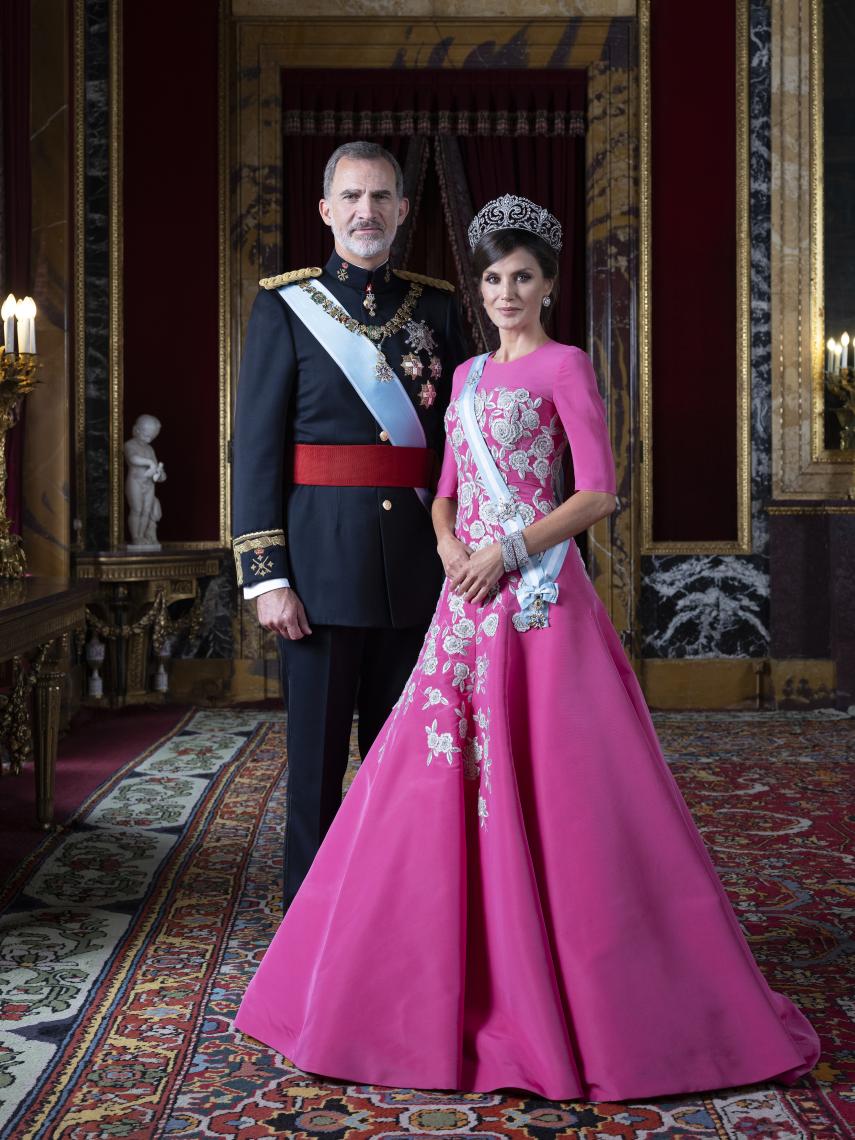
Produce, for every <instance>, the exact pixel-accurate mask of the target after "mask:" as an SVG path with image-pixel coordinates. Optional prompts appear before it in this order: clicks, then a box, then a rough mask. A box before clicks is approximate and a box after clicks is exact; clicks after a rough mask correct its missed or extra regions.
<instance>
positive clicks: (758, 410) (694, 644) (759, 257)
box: [639, 0, 772, 657]
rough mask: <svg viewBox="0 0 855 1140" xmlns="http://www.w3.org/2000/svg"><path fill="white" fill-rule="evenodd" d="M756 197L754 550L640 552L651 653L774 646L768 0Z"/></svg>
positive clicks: (754, 40)
mask: <svg viewBox="0 0 855 1140" xmlns="http://www.w3.org/2000/svg"><path fill="white" fill-rule="evenodd" d="M749 28H750V33H749V35H750V38H749V83H750V88H749V147H750V169H749V198H750V206H751V220H750V241H751V520H752V541H753V548H754V553H753V554H751V555H746V556H742V555H734V556H730V555H729V556H704V555H692V556H688V557H685V556H676V555H675V556H668V557H662V556H654V557H645V558H642V560H641V597H640V603H639V621H640V623H641V643H642V653H643V655H644V656H645V657H765V656H766V655H767V654H768V653H769V562H768V551H769V525H768V513H767V510H766V508H767V505H768V501H769V497H770V494H771V473H772V462H771V456H772V422H771V393H772V380H771V324H770V293H771V270H770V258H769V244H770V230H771V162H770V139H771V120H770V91H771V55H770V48H771V38H772V22H771V12H770V8H769V4H768V0H751V5H750V16H749Z"/></svg>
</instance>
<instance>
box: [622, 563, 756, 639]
mask: <svg viewBox="0 0 855 1140" xmlns="http://www.w3.org/2000/svg"><path fill="white" fill-rule="evenodd" d="M644 564H645V565H644V570H645V573H644V583H643V587H642V591H641V599H640V604H639V616H640V620H641V623H642V629H643V630H644V642H643V655H644V656H645V657H763V656H765V655H766V653H767V651H768V644H769V576H768V573H767V568H766V559H765V558H763V557H760V558H755V557H752V556H746V557H743V558H732V557H724V556H711V557H710V556H701V555H698V556H695V557H682V556H680V557H678V556H654V557H649V558H645V559H644Z"/></svg>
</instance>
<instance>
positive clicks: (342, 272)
mask: <svg viewBox="0 0 855 1140" xmlns="http://www.w3.org/2000/svg"><path fill="white" fill-rule="evenodd" d="M348 269H350V266H349V265H348V264H347V262H346V261H343V262H342V263H341V265H340V266H339V267H338V273H336V277H337V278H338V279H339V281H346V280H347V271H348Z"/></svg>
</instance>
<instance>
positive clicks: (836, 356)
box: [834, 344, 843, 376]
mask: <svg viewBox="0 0 855 1140" xmlns="http://www.w3.org/2000/svg"><path fill="white" fill-rule="evenodd" d="M842 354H843V345H842V344H836V345H835V346H834V375H835V376H836V375H837V374H838V372H839V371H840V357H841V356H842Z"/></svg>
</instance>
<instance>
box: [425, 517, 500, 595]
mask: <svg viewBox="0 0 855 1140" xmlns="http://www.w3.org/2000/svg"><path fill="white" fill-rule="evenodd" d="M437 551H438V553H439V557H440V559H441V560H442V567H443V569H444V570H445V576H446V578H448V580H449V582H450V583H451V588H452V590H454V592H455V593H456V594H458V595H459V596H460V597H462V598H463V599H464V601H467V602H472V603H473V604H475V605H480V604H481V603H482V602H484V601H485V600H486V598H487V596H488V594H489V593H490V591H491V590H492V588H493V587H494V586H495V584H496V583H497V582H498V580H499V579H500V578H501V576H502V575H503V574H504V572H505V566H504V563H503V561H502V548H501V546H500V545H499V543H498V542H494V543H491V544H490V545H489V546H482V547H481V548H480V550H473V549H472V547H471V546H467V545H466V543H464V542H461V541H460V539H458V538H455V537H454V536H453V535H450V534H449V535H446V536H444V537H443V538H442V539H440V541H439V542H438V543H437Z"/></svg>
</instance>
